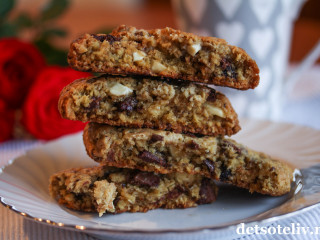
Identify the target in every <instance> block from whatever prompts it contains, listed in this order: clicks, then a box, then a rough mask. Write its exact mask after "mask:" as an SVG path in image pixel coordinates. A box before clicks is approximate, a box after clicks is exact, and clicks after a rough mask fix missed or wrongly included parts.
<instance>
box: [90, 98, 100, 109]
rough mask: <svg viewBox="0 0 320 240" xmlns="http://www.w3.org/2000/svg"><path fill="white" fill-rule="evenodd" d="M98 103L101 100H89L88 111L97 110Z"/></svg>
mask: <svg viewBox="0 0 320 240" xmlns="http://www.w3.org/2000/svg"><path fill="white" fill-rule="evenodd" d="M100 101H101V98H99V97H93V98H92V99H91V103H90V105H89V108H90V109H95V108H98V107H99V105H100Z"/></svg>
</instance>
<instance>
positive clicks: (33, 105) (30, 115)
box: [22, 67, 90, 140]
mask: <svg viewBox="0 0 320 240" xmlns="http://www.w3.org/2000/svg"><path fill="white" fill-rule="evenodd" d="M88 76H90V74H89V73H84V72H77V71H75V70H73V69H71V68H63V67H47V68H45V69H43V70H42V71H41V72H40V73H39V75H38V76H37V79H36V81H35V82H34V84H33V85H32V87H31V88H30V91H29V93H28V95H27V97H26V101H25V104H24V106H23V109H22V124H23V125H24V126H25V128H26V130H28V131H29V132H30V133H31V134H32V135H34V136H35V137H36V138H38V139H44V140H50V139H54V138H57V137H60V136H62V135H65V134H69V133H74V132H77V131H80V130H82V129H83V127H84V123H82V122H80V121H71V120H66V119H62V118H61V116H60V113H59V111H58V100H59V95H60V92H61V90H62V88H63V87H65V86H66V85H68V84H69V83H71V82H73V81H74V80H76V79H79V78H82V77H88Z"/></svg>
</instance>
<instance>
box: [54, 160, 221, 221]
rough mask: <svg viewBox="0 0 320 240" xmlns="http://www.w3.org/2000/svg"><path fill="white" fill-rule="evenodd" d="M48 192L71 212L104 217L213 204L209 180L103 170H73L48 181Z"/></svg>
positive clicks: (102, 167) (174, 174)
mask: <svg viewBox="0 0 320 240" xmlns="http://www.w3.org/2000/svg"><path fill="white" fill-rule="evenodd" d="M49 191H50V194H51V196H52V197H53V198H55V199H56V200H57V201H58V202H59V204H61V205H64V206H66V207H68V208H71V209H74V210H80V211H85V212H98V213H99V216H102V215H103V214H104V213H122V212H147V211H148V210H151V209H155V208H168V209H173V208H188V207H195V206H197V205H199V204H207V203H211V202H214V201H215V200H216V196H217V187H216V186H215V184H214V182H213V180H210V179H208V178H205V177H203V176H200V175H193V176H189V175H187V174H182V173H171V174H168V175H163V174H158V173H151V172H141V171H138V170H132V169H121V168H114V167H107V166H97V167H92V168H75V169H69V170H65V171H62V172H59V173H56V174H54V175H52V176H51V178H50V185H49Z"/></svg>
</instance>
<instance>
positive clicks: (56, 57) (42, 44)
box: [34, 39, 68, 66]
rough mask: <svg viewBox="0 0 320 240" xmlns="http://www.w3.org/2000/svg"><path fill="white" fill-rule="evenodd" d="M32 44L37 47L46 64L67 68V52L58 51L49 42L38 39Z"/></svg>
mask: <svg viewBox="0 0 320 240" xmlns="http://www.w3.org/2000/svg"><path fill="white" fill-rule="evenodd" d="M34 44H35V45H36V46H37V47H38V49H39V50H40V52H42V54H43V55H44V56H45V58H46V61H47V64H49V65H60V66H67V65H68V62H67V55H68V52H67V51H66V50H62V49H59V48H57V47H55V46H53V45H52V44H51V43H50V42H48V41H47V40H45V39H39V40H37V41H35V42H34Z"/></svg>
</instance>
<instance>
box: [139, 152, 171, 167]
mask: <svg viewBox="0 0 320 240" xmlns="http://www.w3.org/2000/svg"><path fill="white" fill-rule="evenodd" d="M138 157H139V158H140V159H141V160H143V161H145V162H148V163H155V164H158V165H160V166H165V165H166V161H165V160H164V159H163V158H161V157H158V156H157V155H155V154H153V153H151V152H149V151H146V150H144V151H143V152H141V153H140V154H139V156H138Z"/></svg>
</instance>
